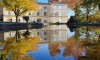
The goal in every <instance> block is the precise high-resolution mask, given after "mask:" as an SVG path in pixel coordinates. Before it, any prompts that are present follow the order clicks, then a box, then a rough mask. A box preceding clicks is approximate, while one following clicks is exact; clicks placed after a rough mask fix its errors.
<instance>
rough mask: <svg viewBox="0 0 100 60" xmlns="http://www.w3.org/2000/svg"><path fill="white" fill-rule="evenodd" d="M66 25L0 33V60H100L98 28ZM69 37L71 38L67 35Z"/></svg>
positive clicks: (99, 28) (99, 34) (99, 29)
mask: <svg viewBox="0 0 100 60" xmlns="http://www.w3.org/2000/svg"><path fill="white" fill-rule="evenodd" d="M68 30H69V29H68V27H67V26H66V25H45V26H44V27H43V28H41V29H25V30H14V31H13V30H12V31H7V30H6V31H1V32H0V60H100V57H99V55H100V27H99V26H97V27H93V26H92V27H91V26H81V27H80V28H77V29H75V31H73V33H72V32H70V31H68ZM70 34H72V35H70Z"/></svg>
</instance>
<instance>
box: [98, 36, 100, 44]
mask: <svg viewBox="0 0 100 60" xmlns="http://www.w3.org/2000/svg"><path fill="white" fill-rule="evenodd" d="M98 43H100V35H99V37H98Z"/></svg>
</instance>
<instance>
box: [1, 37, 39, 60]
mask: <svg viewBox="0 0 100 60" xmlns="http://www.w3.org/2000/svg"><path fill="white" fill-rule="evenodd" d="M38 43H39V38H38V37H28V38H22V39H21V41H20V42H15V38H14V37H10V38H8V39H7V41H6V42H5V44H4V47H3V49H2V50H1V52H0V56H2V60H5V59H6V58H7V57H8V56H10V58H11V60H30V59H31V58H30V57H29V56H27V52H29V51H35V50H37V47H38V46H37V44H38Z"/></svg>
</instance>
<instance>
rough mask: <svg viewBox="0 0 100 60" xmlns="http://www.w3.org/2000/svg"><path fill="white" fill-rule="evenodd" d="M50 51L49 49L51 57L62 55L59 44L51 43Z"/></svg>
mask: <svg viewBox="0 0 100 60" xmlns="http://www.w3.org/2000/svg"><path fill="white" fill-rule="evenodd" d="M48 49H49V51H50V55H51V56H52V57H55V56H56V55H57V54H59V53H60V49H59V44H56V43H51V44H49V47H48Z"/></svg>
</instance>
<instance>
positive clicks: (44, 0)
mask: <svg viewBox="0 0 100 60" xmlns="http://www.w3.org/2000/svg"><path fill="white" fill-rule="evenodd" d="M38 2H45V3H46V2H48V0H38Z"/></svg>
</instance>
